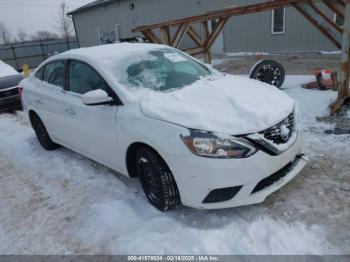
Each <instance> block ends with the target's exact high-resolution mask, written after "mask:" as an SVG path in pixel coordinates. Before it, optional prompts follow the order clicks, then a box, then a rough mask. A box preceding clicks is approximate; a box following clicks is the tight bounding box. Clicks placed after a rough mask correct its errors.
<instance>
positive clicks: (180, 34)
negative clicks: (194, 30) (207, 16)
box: [172, 23, 190, 48]
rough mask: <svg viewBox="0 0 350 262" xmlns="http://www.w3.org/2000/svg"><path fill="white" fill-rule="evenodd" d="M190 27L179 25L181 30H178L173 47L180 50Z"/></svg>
mask: <svg viewBox="0 0 350 262" xmlns="http://www.w3.org/2000/svg"><path fill="white" fill-rule="evenodd" d="M189 27H190V24H189V23H185V24H182V25H179V28H178V30H177V32H176V34H175V37H174V39H173V42H172V46H173V47H175V48H178V47H179V46H180V45H181V42H182V40H183V38H184V36H185V34H186V33H187V31H188V28H189Z"/></svg>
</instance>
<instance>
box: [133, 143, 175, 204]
mask: <svg viewBox="0 0 350 262" xmlns="http://www.w3.org/2000/svg"><path fill="white" fill-rule="evenodd" d="M136 173H137V175H138V177H139V178H140V182H141V185H142V188H143V191H144V192H145V194H146V197H147V199H148V201H149V202H150V203H151V204H152V205H153V206H154V207H156V208H157V209H158V210H160V211H167V210H171V209H174V208H176V207H177V206H179V205H180V204H181V200H180V194H179V191H178V188H177V185H176V182H175V179H174V177H173V175H172V173H171V171H170V169H169V167H168V166H167V164H166V163H165V162H164V160H163V159H161V157H160V156H159V155H158V154H157V153H156V152H155V151H153V150H151V149H149V148H146V147H143V148H140V149H139V150H138V151H137V153H136Z"/></svg>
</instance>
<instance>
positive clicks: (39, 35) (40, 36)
mask: <svg viewBox="0 0 350 262" xmlns="http://www.w3.org/2000/svg"><path fill="white" fill-rule="evenodd" d="M31 38H32V39H33V40H35V41H40V40H54V39H59V38H60V37H59V35H58V34H55V33H52V32H49V31H45V30H40V31H37V32H36V33H35V34H34V35H32V36H31Z"/></svg>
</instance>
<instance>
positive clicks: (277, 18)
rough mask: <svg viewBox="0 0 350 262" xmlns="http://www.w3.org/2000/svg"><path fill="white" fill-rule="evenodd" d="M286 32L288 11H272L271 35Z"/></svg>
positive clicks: (283, 9) (279, 9) (278, 9)
mask: <svg viewBox="0 0 350 262" xmlns="http://www.w3.org/2000/svg"><path fill="white" fill-rule="evenodd" d="M285 32H286V9H285V8H284V7H281V8H277V9H274V10H272V19H271V33H272V34H274V35H276V34H284V33H285Z"/></svg>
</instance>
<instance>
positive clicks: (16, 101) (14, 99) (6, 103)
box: [0, 87, 22, 112]
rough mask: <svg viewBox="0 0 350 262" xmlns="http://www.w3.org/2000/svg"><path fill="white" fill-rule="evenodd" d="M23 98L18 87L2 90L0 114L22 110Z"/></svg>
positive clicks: (0, 92)
mask: <svg viewBox="0 0 350 262" xmlns="http://www.w3.org/2000/svg"><path fill="white" fill-rule="evenodd" d="M21 108H22V103H21V97H20V95H19V93H18V90H17V87H15V88H8V89H6V90H0V112H7V111H11V110H16V109H21Z"/></svg>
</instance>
